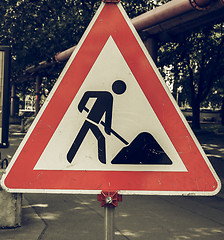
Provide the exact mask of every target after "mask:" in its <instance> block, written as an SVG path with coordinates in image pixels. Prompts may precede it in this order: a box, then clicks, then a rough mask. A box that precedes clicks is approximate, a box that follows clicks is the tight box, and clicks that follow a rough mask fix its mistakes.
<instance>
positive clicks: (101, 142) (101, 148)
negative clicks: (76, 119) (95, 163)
mask: <svg viewBox="0 0 224 240" xmlns="http://www.w3.org/2000/svg"><path fill="white" fill-rule="evenodd" d="M89 129H90V130H91V131H92V132H93V134H94V136H95V137H96V139H97V141H98V159H99V160H100V162H102V163H106V154H105V137H104V136H103V134H102V133H101V131H100V130H99V128H98V127H97V126H96V125H94V124H92V123H90V122H89V121H85V122H84V124H83V126H82V128H81V129H80V131H79V133H78V135H77V136H76V138H75V141H74V142H73V144H72V146H71V148H70V150H69V152H68V154H67V160H68V161H69V162H70V163H71V162H72V160H73V158H74V157H75V155H76V153H77V151H78V149H79V147H80V145H81V144H82V142H83V139H84V138H85V136H86V134H87V132H88V131H89Z"/></svg>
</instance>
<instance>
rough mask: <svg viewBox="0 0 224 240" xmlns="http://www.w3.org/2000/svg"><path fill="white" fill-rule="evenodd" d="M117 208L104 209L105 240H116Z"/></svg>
mask: <svg viewBox="0 0 224 240" xmlns="http://www.w3.org/2000/svg"><path fill="white" fill-rule="evenodd" d="M114 212H115V207H104V227H105V240H114Z"/></svg>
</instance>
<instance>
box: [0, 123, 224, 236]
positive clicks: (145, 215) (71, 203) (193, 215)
mask: <svg viewBox="0 0 224 240" xmlns="http://www.w3.org/2000/svg"><path fill="white" fill-rule="evenodd" d="M23 137H24V134H23V133H20V126H11V127H10V143H11V144H10V148H8V149H4V150H1V151H2V155H3V156H4V157H7V158H8V159H9V160H10V159H11V157H12V156H13V154H14V152H15V150H16V149H17V147H18V144H19V143H20V142H21V140H22V139H23ZM198 138H199V140H200V142H201V143H202V146H203V148H204V149H205V151H206V153H207V154H208V155H209V159H210V161H211V163H212V165H213V166H214V167H215V169H216V171H217V172H218V175H219V177H221V179H224V160H223V159H224V142H223V141H224V139H223V137H222V136H221V137H220V136H216V135H210V134H207V135H206V134H204V135H203V134H199V135H198ZM223 192H224V191H223V190H221V192H220V193H219V194H218V195H217V196H215V197H181V196H179V197H169V196H124V197H123V202H121V203H119V204H118V207H117V208H116V210H115V239H116V240H125V239H126V240H127V239H130V240H137V239H138V240H148V239H150V240H182V239H190V240H199V239H200V240H211V239H216V240H223V239H224V224H223V223H222V222H223V219H224V209H223V199H224V197H223V196H224V195H223ZM23 200H24V201H23V210H22V211H23V214H22V215H23V217H22V227H19V228H15V229H0V240H14V239H16V240H67V239H69V240H70V239H75V240H82V239H85V240H99V239H104V209H103V208H101V207H100V202H97V200H96V196H95V195H56V194H24V199H23Z"/></svg>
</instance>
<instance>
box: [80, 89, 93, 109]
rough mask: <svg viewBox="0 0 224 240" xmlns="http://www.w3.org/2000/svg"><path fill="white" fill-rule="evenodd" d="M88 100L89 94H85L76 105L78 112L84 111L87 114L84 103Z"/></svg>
mask: <svg viewBox="0 0 224 240" xmlns="http://www.w3.org/2000/svg"><path fill="white" fill-rule="evenodd" d="M89 98H90V92H85V94H84V95H83V97H82V99H81V101H80V102H79V105H78V110H79V111H80V112H82V111H83V110H84V109H85V110H86V111H87V112H88V111H89V110H88V109H87V108H86V103H87V102H88V100H89Z"/></svg>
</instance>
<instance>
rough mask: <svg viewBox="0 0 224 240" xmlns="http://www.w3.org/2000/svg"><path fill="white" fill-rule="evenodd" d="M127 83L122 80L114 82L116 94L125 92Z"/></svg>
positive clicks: (113, 87) (113, 88)
mask: <svg viewBox="0 0 224 240" xmlns="http://www.w3.org/2000/svg"><path fill="white" fill-rule="evenodd" d="M126 88H127V86H126V84H125V82H124V81H122V80H116V81H115V82H114V83H113V84H112V90H113V92H114V93H116V94H119V95H120V94H123V93H124V92H125V91H126Z"/></svg>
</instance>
